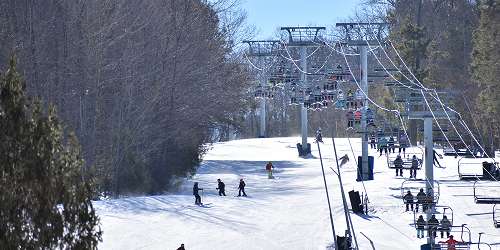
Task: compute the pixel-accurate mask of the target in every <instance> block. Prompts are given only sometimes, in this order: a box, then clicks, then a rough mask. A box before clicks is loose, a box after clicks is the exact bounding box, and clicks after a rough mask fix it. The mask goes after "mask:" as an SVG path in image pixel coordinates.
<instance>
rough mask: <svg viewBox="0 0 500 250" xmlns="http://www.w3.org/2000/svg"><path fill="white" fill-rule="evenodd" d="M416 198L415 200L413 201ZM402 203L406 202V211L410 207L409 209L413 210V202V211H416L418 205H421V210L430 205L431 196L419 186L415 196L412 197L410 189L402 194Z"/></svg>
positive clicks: (425, 209)
mask: <svg viewBox="0 0 500 250" xmlns="http://www.w3.org/2000/svg"><path fill="white" fill-rule="evenodd" d="M415 198H416V202H415ZM403 200H404V203H405V204H406V211H409V208H410V207H411V211H413V204H415V206H416V207H415V211H416V212H418V207H419V206H418V205H419V204H420V205H422V211H424V212H425V211H427V208H428V207H429V206H430V205H432V202H433V197H432V195H431V194H426V193H425V192H424V189H423V188H421V189H420V191H419V192H418V194H417V196H416V197H414V196H413V194H412V193H411V191H410V190H408V192H407V193H406V194H405V195H404V196H403Z"/></svg>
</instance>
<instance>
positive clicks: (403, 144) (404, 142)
mask: <svg viewBox="0 0 500 250" xmlns="http://www.w3.org/2000/svg"><path fill="white" fill-rule="evenodd" d="M407 147H408V138H407V137H406V135H405V134H402V135H401V136H400V137H399V153H400V154H401V151H403V156H405V155H406V148H407Z"/></svg>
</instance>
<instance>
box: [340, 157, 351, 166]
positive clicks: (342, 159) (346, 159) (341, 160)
mask: <svg viewBox="0 0 500 250" xmlns="http://www.w3.org/2000/svg"><path fill="white" fill-rule="evenodd" d="M339 161H340V165H339V167H342V166H344V165H345V164H346V163H347V162H349V156H347V154H345V155H344V156H342V157H340V158H339Z"/></svg>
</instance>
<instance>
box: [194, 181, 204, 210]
mask: <svg viewBox="0 0 500 250" xmlns="http://www.w3.org/2000/svg"><path fill="white" fill-rule="evenodd" d="M200 190H203V188H199V187H198V182H195V183H194V185H193V195H194V204H196V205H201V204H202V203H201V196H200V194H199V193H198V191H200Z"/></svg>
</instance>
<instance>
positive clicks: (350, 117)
mask: <svg viewBox="0 0 500 250" xmlns="http://www.w3.org/2000/svg"><path fill="white" fill-rule="evenodd" d="M345 116H346V118H347V128H352V127H353V126H354V113H353V112H352V110H349V111H347V113H346V114H345Z"/></svg>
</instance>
